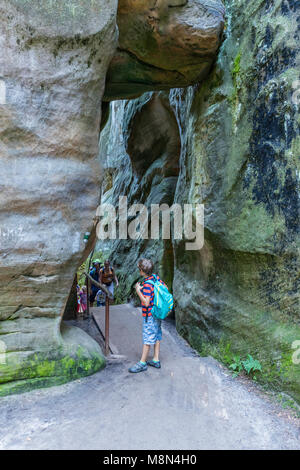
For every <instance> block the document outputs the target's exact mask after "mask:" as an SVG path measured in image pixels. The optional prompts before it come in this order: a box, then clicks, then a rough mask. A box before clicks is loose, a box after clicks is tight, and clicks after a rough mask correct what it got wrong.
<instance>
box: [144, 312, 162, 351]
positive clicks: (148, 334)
mask: <svg viewBox="0 0 300 470" xmlns="http://www.w3.org/2000/svg"><path fill="white" fill-rule="evenodd" d="M161 339H162V331H161V320H157V319H156V318H154V317H152V315H151V316H150V317H148V321H147V322H146V317H143V343H144V344H155V343H156V341H161Z"/></svg>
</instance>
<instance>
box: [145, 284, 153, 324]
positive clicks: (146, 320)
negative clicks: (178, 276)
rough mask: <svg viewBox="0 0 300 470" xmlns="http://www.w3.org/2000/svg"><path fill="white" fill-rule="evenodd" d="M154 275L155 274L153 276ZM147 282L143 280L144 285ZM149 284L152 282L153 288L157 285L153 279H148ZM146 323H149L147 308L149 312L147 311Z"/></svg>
mask: <svg viewBox="0 0 300 470" xmlns="http://www.w3.org/2000/svg"><path fill="white" fill-rule="evenodd" d="M153 277H154V276H153ZM144 284H145V281H144V282H143V285H144ZM147 284H152V286H153V288H154V286H155V282H153V281H152V279H149V280H148V281H147ZM153 293H154V290H153ZM146 323H148V310H147V313H146Z"/></svg>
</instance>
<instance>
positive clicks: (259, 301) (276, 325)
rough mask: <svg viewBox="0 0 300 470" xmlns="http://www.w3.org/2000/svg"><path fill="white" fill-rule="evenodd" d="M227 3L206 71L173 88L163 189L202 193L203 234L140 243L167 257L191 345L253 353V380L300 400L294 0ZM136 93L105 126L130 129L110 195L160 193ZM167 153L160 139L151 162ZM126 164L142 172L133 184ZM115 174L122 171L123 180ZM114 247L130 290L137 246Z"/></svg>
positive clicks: (191, 198)
mask: <svg viewBox="0 0 300 470" xmlns="http://www.w3.org/2000/svg"><path fill="white" fill-rule="evenodd" d="M226 5H227V7H228V12H227V13H228V23H227V29H226V39H225V41H224V43H223V45H222V48H221V51H220V54H219V58H218V61H217V64H216V66H215V68H214V70H213V72H212V74H211V75H210V77H209V79H208V80H207V81H206V82H205V83H204V84H203V85H201V86H194V87H190V88H188V89H187V90H186V91H184V90H173V91H171V93H170V95H169V106H171V107H172V108H173V110H174V113H175V114H176V116H177V122H178V125H179V135H180V140H181V142H180V145H181V154H180V159H179V168H180V172H179V176H178V178H177V182H176V191H175V197H174V199H173V192H172V193H170V194H169V195H170V199H171V200H172V201H175V202H178V203H181V204H184V203H187V202H190V203H191V202H193V203H204V205H205V244H204V247H203V248H202V249H201V250H200V251H199V252H195V251H193V252H188V251H185V247H184V242H182V243H179V242H174V243H173V250H174V259H173V251H172V247H171V249H170V250H169V251H168V252H164V251H163V244H162V242H160V245H159V244H158V248H157V246H156V247H155V249H153V250H152V251H151V250H150V246H151V244H150V242H147V249H145V251H144V254H146V255H149V256H153V258H154V260H155V261H157V265H156V268H157V269H158V270H159V269H160V266H161V265H162V264H164V265H165V266H167V265H168V266H174V279H173V289H174V296H175V299H176V323H177V329H178V331H179V332H180V333H181V334H183V335H184V336H185V338H187V339H188V341H189V342H190V343H191V344H192V346H193V347H195V348H196V349H197V350H198V351H200V352H201V353H202V354H203V355H206V354H212V355H213V356H215V357H217V358H218V359H221V360H223V361H224V362H226V363H227V364H228V365H229V364H230V363H232V362H234V360H233V355H234V354H237V355H240V356H241V358H243V359H244V358H246V356H247V354H251V355H252V356H253V357H254V358H255V359H258V360H259V361H260V362H261V364H262V373H261V374H260V373H258V374H257V378H258V379H259V380H260V381H262V382H264V383H268V384H269V385H271V386H272V387H274V389H276V390H281V391H282V390H283V391H285V392H287V393H288V394H290V395H292V396H293V397H294V398H296V399H297V400H298V401H300V366H299V364H297V363H296V362H295V361H293V359H292V358H293V354H294V353H295V350H294V349H293V343H294V341H296V340H300V327H299V324H300V316H299V275H298V271H299V225H300V224H299V200H298V193H297V189H298V186H297V185H298V176H299V155H300V146H299V104H298V103H297V100H296V101H295V96H294V97H293V95H294V93H295V86H297V83H296V81H297V80H298V79H299V65H300V64H299V63H300V55H299V18H300V16H299V14H300V12H299V2H295V1H287V0H276V1H265V0H264V1H259V0H251V1H248V0H247V1H240V2H235V1H231V0H228V1H226ZM296 94H297V93H296ZM143 99H144V98H143V97H141V98H140V99H139V100H138V101H135V102H131V103H128V104H126V103H125V104H124V103H123V104H122V106H123V107H124V109H125V110H126V108H127V107H130V109H131V110H134V113H133V115H132V112H131V118H130V119H128V118H127V117H126V115H125V117H124V118H122V119H121V121H122V122H121V123H120V125H119V126H118V127H114V126H111V142H115V141H114V139H116V133H120V131H122V132H121V133H123V135H124V136H125V141H127V140H128V139H127V134H128V133H129V134H130V135H131V136H132V139H133V141H131V144H130V146H127V147H126V146H125V151H124V150H123V156H122V150H121V147H119V148H120V151H119V153H118V161H119V162H122V166H120V168H119V169H118V168H117V165H115V170H113V171H112V172H111V173H110V180H111V184H113V189H112V190H111V192H112V193H113V194H114V197H115V198H116V197H117V196H118V194H126V191H128V192H129V194H133V188H134V192H135V193H136V194H137V195H138V198H137V199H138V200H141V201H143V200H148V198H149V196H148V195H149V194H152V195H153V199H154V195H155V194H157V188H156V180H155V178H153V179H146V175H147V172H148V171H149V170H147V169H146V167H147V162H149V163H151V165H153V162H152V155H151V153H149V154H148V155H147V154H146V153H143V152H141V149H140V143H139V138H138V135H137V136H136V135H135V133H134V132H132V130H131V127H132V123H133V122H134V119H139V116H140V103H141V101H143ZM145 99H147V95H145ZM164 100H165V98H164ZM165 102H166V101H165ZM134 103H135V104H134ZM114 106H116V105H114ZM171 120H172V121H173V118H172V119H171ZM145 121H146V116H145V118H144V121H143V122H145ZM122 123H123V124H122ZM148 125H149V130H150V129H151V130H152V131H150V132H149V133H147V132H145V133H144V143H143V145H144V147H145V148H147V147H148V143H149V144H150V142H152V139H153V132H154V129H155V125H154V124H153V117H152V115H151V114H149V115H148ZM122 129H123V130H122ZM155 131H156V129H155ZM106 139H107V137H106ZM135 142H136V143H135ZM151 145H152V143H151ZM123 149H124V146H123ZM125 152H128V153H129V152H130V159H129V156H128V153H125ZM111 153H113V152H108V154H109V155H111ZM159 155H160V156H159ZM163 155H164V149H160V150H159V153H158V155H157V156H156V161H157V162H158V166H160V164H159V162H160V160H161V159H162V158H164V157H163ZM139 162H140V163H139ZM112 166H113V165H112ZM133 166H135V167H139V169H140V172H139V178H137V177H136V179H135V180H134V179H133V180H132V181H134V183H133V184H132V185H130V183H129V181H131V180H130V178H131V177H132V176H131V175H132V172H133V170H132V167H133ZM122 175H126V176H125V178H124V179H126V180H127V177H128V182H127V181H126V182H123V184H120V183H121V181H122ZM146 181H147V183H148V184H146V183H145V182H146ZM137 185H138V187H137ZM172 201H171V202H172ZM152 243H153V242H152ZM153 246H155V245H153ZM113 248H114V249H115V248H116V247H115V246H114V247H113ZM117 249H118V253H121V258H120V259H121V260H122V262H123V260H124V263H123V265H122V266H121V265H120V266H119V270H120V272H121V277H122V276H123V282H124V283H125V284H126V282H127V284H126V287H125V288H124V290H123V292H124V294H125V295H127V294H128V292H129V290H130V287H131V283H132V279H133V277H132V276H131V275H130V276H129V278H128V280H126V272H127V270H128V269H130V268H129V266H130V263H135V257H136V251H137V250H136V245H135V244H134V243H132V242H130V241H124V242H123V243H122V242H121V243H119V244H118V247H117ZM139 251H140V252H141V253H143V247H142V245H141V244H140V245H139ZM115 259H116V261H117V257H115ZM121 264H122V263H121ZM161 274H162V275H164V273H161ZM125 295H124V296H125Z"/></svg>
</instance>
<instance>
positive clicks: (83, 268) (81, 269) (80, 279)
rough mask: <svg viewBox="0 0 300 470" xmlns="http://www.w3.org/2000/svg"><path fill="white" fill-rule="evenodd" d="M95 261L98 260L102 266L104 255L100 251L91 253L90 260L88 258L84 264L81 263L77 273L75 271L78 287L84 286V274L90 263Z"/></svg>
mask: <svg viewBox="0 0 300 470" xmlns="http://www.w3.org/2000/svg"><path fill="white" fill-rule="evenodd" d="M95 259H100V261H101V263H102V264H103V263H104V260H105V259H104V255H103V253H102V251H95V252H94V253H93V256H92V259H91V257H90V256H89V257H88V258H87V259H86V260H85V262H84V263H82V265H81V266H80V267H79V269H78V271H77V278H78V284H79V286H80V287H82V286H83V285H85V275H84V272H87V271H88V269H89V265H90V266H92V262H93V261H94V260H95Z"/></svg>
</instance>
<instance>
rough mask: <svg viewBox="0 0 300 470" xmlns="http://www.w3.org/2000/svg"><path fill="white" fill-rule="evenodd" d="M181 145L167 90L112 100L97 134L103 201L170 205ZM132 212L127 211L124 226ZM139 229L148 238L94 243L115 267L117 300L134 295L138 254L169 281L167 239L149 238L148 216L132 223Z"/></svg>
mask: <svg viewBox="0 0 300 470" xmlns="http://www.w3.org/2000/svg"><path fill="white" fill-rule="evenodd" d="M180 151H181V142H180V134H179V128H178V125H177V121H176V116H175V112H174V110H173V109H172V107H171V106H170V103H169V97H168V94H167V93H164V92H160V93H146V94H144V95H143V96H142V97H141V98H139V99H137V100H133V101H128V102H127V101H118V102H115V103H112V104H111V113H110V119H109V121H108V123H107V125H106V127H105V129H104V131H103V132H102V133H101V140H100V153H99V155H100V157H99V158H100V161H101V166H102V173H103V182H102V203H103V204H113V206H114V207H118V205H119V196H126V197H127V204H128V210H130V208H132V207H133V205H134V204H143V205H145V206H146V207H147V208H148V209H149V212H150V207H151V204H168V205H172V201H173V200H174V194H175V190H176V184H177V180H178V175H179V158H180ZM136 215H138V212H137V214H136ZM134 218H135V216H134V217H130V216H129V218H128V227H129V223H130V222H132V220H133V219H134ZM144 229H145V230H147V233H148V236H149V239H146V238H143V237H141V238H137V239H134V240H133V239H131V238H129V237H128V239H127V240H119V239H117V240H112V241H99V242H98V244H97V248H98V249H99V250H106V253H107V256H108V257H110V259H111V261H112V263H113V265H114V267H115V269H116V270H117V274H118V279H119V282H120V288H119V289H117V290H116V296H117V301H118V302H119V303H123V302H124V300H125V301H126V300H132V299H133V298H134V289H133V287H134V284H135V283H136V282H137V281H138V280H140V276H139V271H138V269H137V262H138V260H139V258H140V257H149V258H151V259H153V260H154V261H155V263H156V267H157V268H159V271H160V273H161V275H162V277H163V278H164V280H165V281H166V282H167V284H168V285H169V286H170V287H171V285H172V281H173V247H172V243H171V240H161V239H157V240H152V239H150V230H151V224H150V217H149V220H148V223H145V224H144V225H143V226H141V227H139V228H137V233H140V232H141V231H143V230H144Z"/></svg>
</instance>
